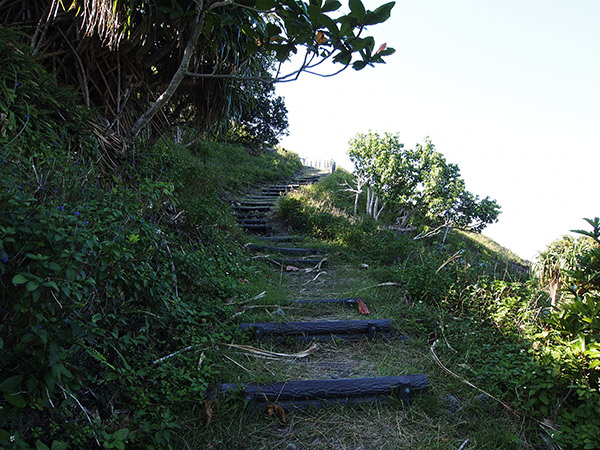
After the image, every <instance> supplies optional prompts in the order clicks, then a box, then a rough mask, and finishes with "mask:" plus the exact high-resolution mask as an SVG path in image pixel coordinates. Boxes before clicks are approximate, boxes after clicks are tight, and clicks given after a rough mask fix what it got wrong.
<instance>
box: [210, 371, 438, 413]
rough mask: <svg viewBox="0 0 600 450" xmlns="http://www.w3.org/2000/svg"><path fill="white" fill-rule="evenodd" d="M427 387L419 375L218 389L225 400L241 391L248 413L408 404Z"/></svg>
mask: <svg viewBox="0 0 600 450" xmlns="http://www.w3.org/2000/svg"><path fill="white" fill-rule="evenodd" d="M428 387H429V380H428V379H427V376H425V374H422V373H418V374H412V375H397V376H387V377H369V378H340V379H327V380H290V381H284V382H275V383H247V384H242V385H239V384H233V383H226V384H223V385H221V389H220V391H221V394H222V395H224V396H227V395H228V394H230V393H237V392H239V391H240V390H242V395H243V397H244V400H245V401H246V403H247V404H248V406H249V407H250V409H251V410H259V411H261V410H265V409H267V408H268V407H269V406H270V405H272V404H277V405H280V406H282V407H283V408H284V409H286V410H290V409H300V410H304V409H306V408H308V407H316V408H319V407H323V406H332V405H353V404H358V403H373V402H385V401H387V400H389V399H390V398H392V397H395V398H399V399H401V400H405V401H408V400H410V399H412V398H413V396H414V395H416V394H418V393H421V392H423V391H425V390H426V389H427V388H428Z"/></svg>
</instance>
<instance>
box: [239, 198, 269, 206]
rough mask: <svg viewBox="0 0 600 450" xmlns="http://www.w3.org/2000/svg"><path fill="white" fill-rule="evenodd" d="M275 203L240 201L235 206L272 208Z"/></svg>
mask: <svg viewBox="0 0 600 450" xmlns="http://www.w3.org/2000/svg"><path fill="white" fill-rule="evenodd" d="M274 204H275V203H274V202H273V200H272V199H271V201H268V200H260V201H259V200H241V201H239V202H237V206H250V207H252V206H254V207H256V206H268V207H272V206H273V205H274Z"/></svg>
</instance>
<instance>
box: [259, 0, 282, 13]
mask: <svg viewBox="0 0 600 450" xmlns="http://www.w3.org/2000/svg"><path fill="white" fill-rule="evenodd" d="M276 5H277V2H275V0H256V5H255V6H254V7H255V8H256V9H258V10H259V11H269V10H271V9H273V8H275V6H276Z"/></svg>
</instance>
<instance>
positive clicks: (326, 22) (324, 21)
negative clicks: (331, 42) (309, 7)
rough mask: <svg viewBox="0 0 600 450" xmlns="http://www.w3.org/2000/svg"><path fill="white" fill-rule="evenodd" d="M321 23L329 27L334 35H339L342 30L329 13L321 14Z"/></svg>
mask: <svg viewBox="0 0 600 450" xmlns="http://www.w3.org/2000/svg"><path fill="white" fill-rule="evenodd" d="M321 23H322V24H323V25H324V26H325V27H327V29H328V30H329V32H330V33H331V34H332V35H333V36H337V35H338V33H339V32H340V30H339V29H338V27H337V25H336V23H335V21H334V20H333V19H332V18H331V17H329V16H328V15H327V14H321Z"/></svg>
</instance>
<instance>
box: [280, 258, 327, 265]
mask: <svg viewBox="0 0 600 450" xmlns="http://www.w3.org/2000/svg"><path fill="white" fill-rule="evenodd" d="M268 260H269V261H271V262H273V263H275V264H278V265H280V266H283V265H294V266H304V267H306V266H317V265H319V264H320V265H324V264H327V258H323V259H315V258H269V259H268Z"/></svg>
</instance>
